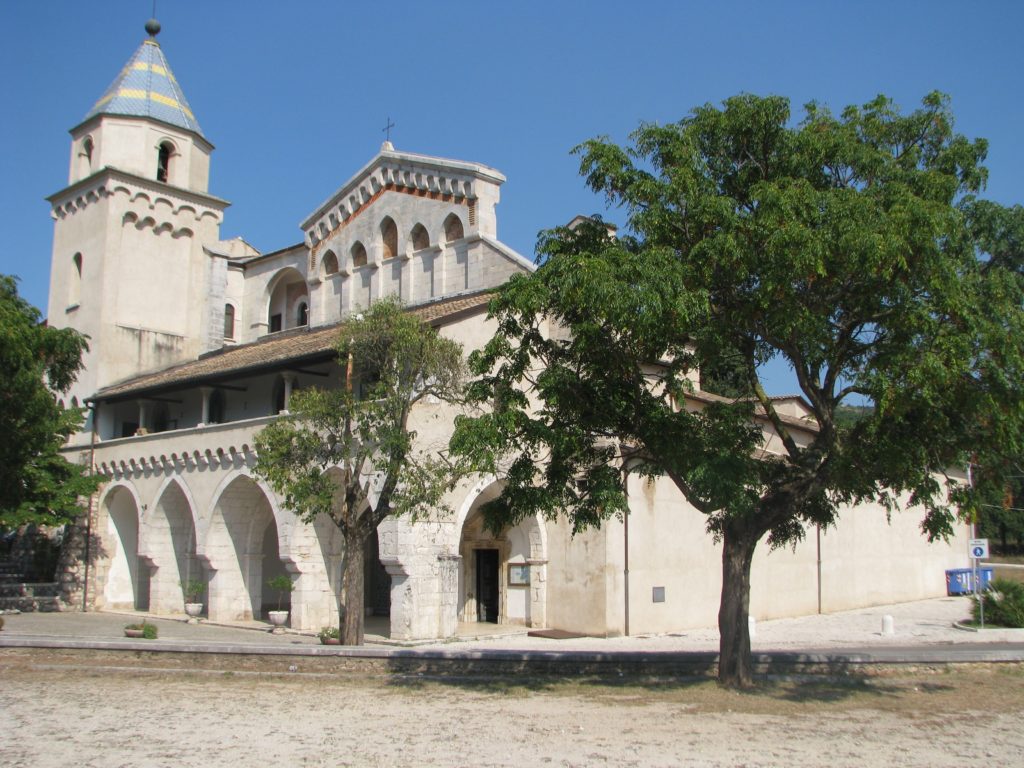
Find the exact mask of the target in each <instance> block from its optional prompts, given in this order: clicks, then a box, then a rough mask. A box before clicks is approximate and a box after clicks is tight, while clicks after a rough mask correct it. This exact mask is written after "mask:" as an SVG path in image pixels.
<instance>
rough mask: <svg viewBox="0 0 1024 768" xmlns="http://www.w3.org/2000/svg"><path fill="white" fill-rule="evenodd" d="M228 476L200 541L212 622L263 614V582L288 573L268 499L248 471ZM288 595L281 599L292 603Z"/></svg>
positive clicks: (264, 608)
mask: <svg viewBox="0 0 1024 768" xmlns="http://www.w3.org/2000/svg"><path fill="white" fill-rule="evenodd" d="M232 475H233V476H232V477H231V478H230V479H227V478H226V479H225V483H226V484H225V483H222V484H221V485H222V488H221V489H220V492H219V493H218V494H217V496H216V497H215V499H216V500H215V502H214V505H213V508H212V514H211V515H210V521H209V525H208V527H207V529H206V531H205V535H204V542H203V543H204V546H203V550H204V553H205V555H204V559H205V562H206V564H207V567H208V569H209V571H210V573H211V578H210V581H209V585H208V590H209V601H208V602H209V605H208V613H209V616H210V619H211V620H214V621H238V620H249V619H256V618H259V617H261V616H262V615H264V613H265V610H266V606H265V605H264V602H265V600H264V598H265V597H270V595H268V594H265V593H266V591H267V590H265V589H264V586H265V583H266V581H267V580H268V579H271V578H273V577H275V576H277V575H280V574H282V573H285V572H286V570H285V567H284V563H283V562H282V560H281V554H280V553H281V549H280V546H279V538H278V524H277V519H276V517H275V516H274V513H273V510H272V507H271V501H270V499H271V497H270V496H268V495H267V493H266V492H265V491H264V489H263V488H261V487H260V485H259V484H258V483H257V482H256V481H255V480H253V479H252V477H250V476H249V475H248V474H246V473H242V472H235V473H232ZM274 597H276V595H275V596H274ZM290 597H291V593H288V595H287V598H288V599H287V600H284V601H283V602H285V603H290ZM271 607H273V606H271ZM282 607H284V606H283V605H282ZM289 607H290V606H289Z"/></svg>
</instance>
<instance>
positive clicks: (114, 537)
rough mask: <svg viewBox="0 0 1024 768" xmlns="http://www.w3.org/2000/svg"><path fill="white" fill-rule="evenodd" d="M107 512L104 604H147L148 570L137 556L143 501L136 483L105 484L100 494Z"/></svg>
mask: <svg viewBox="0 0 1024 768" xmlns="http://www.w3.org/2000/svg"><path fill="white" fill-rule="evenodd" d="M99 504H100V509H101V510H102V511H103V512H105V513H106V522H107V524H106V526H105V528H104V530H102V531H101V534H100V535H101V537H102V539H103V541H104V543H105V545H106V549H107V551H108V553H109V555H108V556H109V560H110V569H109V570H108V571H107V576H106V580H105V583H104V585H103V604H104V605H105V606H107V607H111V608H129V609H136V608H145V607H147V606H148V572H147V569H146V568H144V567H142V562H141V560H140V558H139V529H140V519H141V510H142V504H141V503H140V502H139V495H138V492H137V491H136V489H135V487H134V486H133V485H132V484H131V483H128V482H125V481H117V482H115V483H111V484H110V485H108V486H107V487H106V488H105V489H104V491H103V495H102V496H101V497H100V502H99Z"/></svg>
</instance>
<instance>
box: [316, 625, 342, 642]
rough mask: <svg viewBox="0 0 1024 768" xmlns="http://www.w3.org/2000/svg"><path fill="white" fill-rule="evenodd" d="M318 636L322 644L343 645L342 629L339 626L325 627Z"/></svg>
mask: <svg viewBox="0 0 1024 768" xmlns="http://www.w3.org/2000/svg"><path fill="white" fill-rule="evenodd" d="M317 637H319V638H320V644H321V645H341V631H340V630H339V629H338V628H337V627H323V628H322V629H321V630H320V632H318V633H317Z"/></svg>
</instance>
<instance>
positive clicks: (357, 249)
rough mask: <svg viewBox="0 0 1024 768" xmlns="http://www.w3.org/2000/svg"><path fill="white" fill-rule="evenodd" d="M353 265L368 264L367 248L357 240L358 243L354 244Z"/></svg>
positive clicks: (361, 265)
mask: <svg viewBox="0 0 1024 768" xmlns="http://www.w3.org/2000/svg"><path fill="white" fill-rule="evenodd" d="M352 266H353V267H365V266H366V248H365V247H364V246H363V244H362V243H360V242H358V241H356V244H355V245H353V246H352Z"/></svg>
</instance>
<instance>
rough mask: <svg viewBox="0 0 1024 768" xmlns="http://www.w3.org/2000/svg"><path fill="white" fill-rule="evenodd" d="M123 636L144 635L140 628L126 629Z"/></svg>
mask: <svg viewBox="0 0 1024 768" xmlns="http://www.w3.org/2000/svg"><path fill="white" fill-rule="evenodd" d="M124 636H125V637H145V635H143V634H142V630H141V629H126V630H125V631H124Z"/></svg>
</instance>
